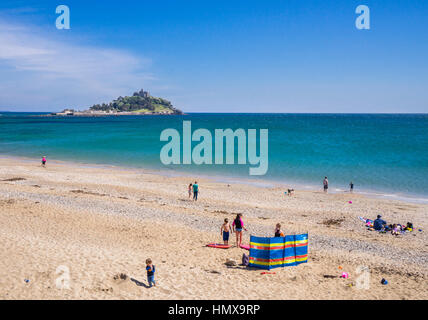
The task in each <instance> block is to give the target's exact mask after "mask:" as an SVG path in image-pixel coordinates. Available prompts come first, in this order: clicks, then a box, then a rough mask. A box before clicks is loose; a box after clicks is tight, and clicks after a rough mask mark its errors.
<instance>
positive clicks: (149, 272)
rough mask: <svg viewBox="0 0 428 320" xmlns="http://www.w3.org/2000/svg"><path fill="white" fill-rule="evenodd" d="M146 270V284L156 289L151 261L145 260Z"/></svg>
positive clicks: (153, 267)
mask: <svg viewBox="0 0 428 320" xmlns="http://www.w3.org/2000/svg"><path fill="white" fill-rule="evenodd" d="M146 270H147V282H148V283H149V286H150V288H151V287H152V285H154V286H155V287H156V282H155V271H156V270H155V266H154V265H153V263H152V259H150V258H149V259H147V260H146Z"/></svg>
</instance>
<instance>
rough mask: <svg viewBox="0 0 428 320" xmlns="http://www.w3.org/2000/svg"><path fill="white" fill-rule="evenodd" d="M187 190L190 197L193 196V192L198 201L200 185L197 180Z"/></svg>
mask: <svg viewBox="0 0 428 320" xmlns="http://www.w3.org/2000/svg"><path fill="white" fill-rule="evenodd" d="M187 191H188V192H189V199H190V198H191V197H192V192H193V200H194V201H198V194H199V185H198V182H197V181H195V183H190V184H189V187H188V188H187Z"/></svg>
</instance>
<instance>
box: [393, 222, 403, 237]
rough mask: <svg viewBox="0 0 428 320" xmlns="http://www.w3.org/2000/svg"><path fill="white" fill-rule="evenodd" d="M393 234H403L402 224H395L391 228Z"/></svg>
mask: <svg viewBox="0 0 428 320" xmlns="http://www.w3.org/2000/svg"><path fill="white" fill-rule="evenodd" d="M391 234H392V235H394V236H398V235H399V234H401V226H399V225H397V224H393V225H392V228H391Z"/></svg>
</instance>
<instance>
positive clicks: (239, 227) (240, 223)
mask: <svg viewBox="0 0 428 320" xmlns="http://www.w3.org/2000/svg"><path fill="white" fill-rule="evenodd" d="M242 217H243V215H242V213H238V214H237V215H236V217H235V219H234V220H233V223H232V225H231V224H230V223H229V219H228V218H225V219H224V223H223V224H222V226H221V228H220V235H221V236H223V243H224V244H225V245H228V244H229V236H230V233H233V232H234V233H235V234H236V246H237V247H240V246H241V244H242V231H243V230H245V231H248V230H247V229H246V228H245V227H244V220H243V219H242ZM274 236H275V237H284V236H285V235H284V232H282V230H281V224H280V223H277V224H276V226H275V231H274Z"/></svg>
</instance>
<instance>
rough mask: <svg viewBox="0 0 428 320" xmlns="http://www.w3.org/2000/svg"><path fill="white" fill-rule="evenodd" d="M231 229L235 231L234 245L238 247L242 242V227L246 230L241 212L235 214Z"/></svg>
mask: <svg viewBox="0 0 428 320" xmlns="http://www.w3.org/2000/svg"><path fill="white" fill-rule="evenodd" d="M232 226H233V231H234V232H235V233H236V246H237V247H239V246H240V245H241V243H242V229H244V230H245V231H247V229H246V228H245V227H244V221H242V213H238V214H237V215H236V218H235V220H233V223H232Z"/></svg>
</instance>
